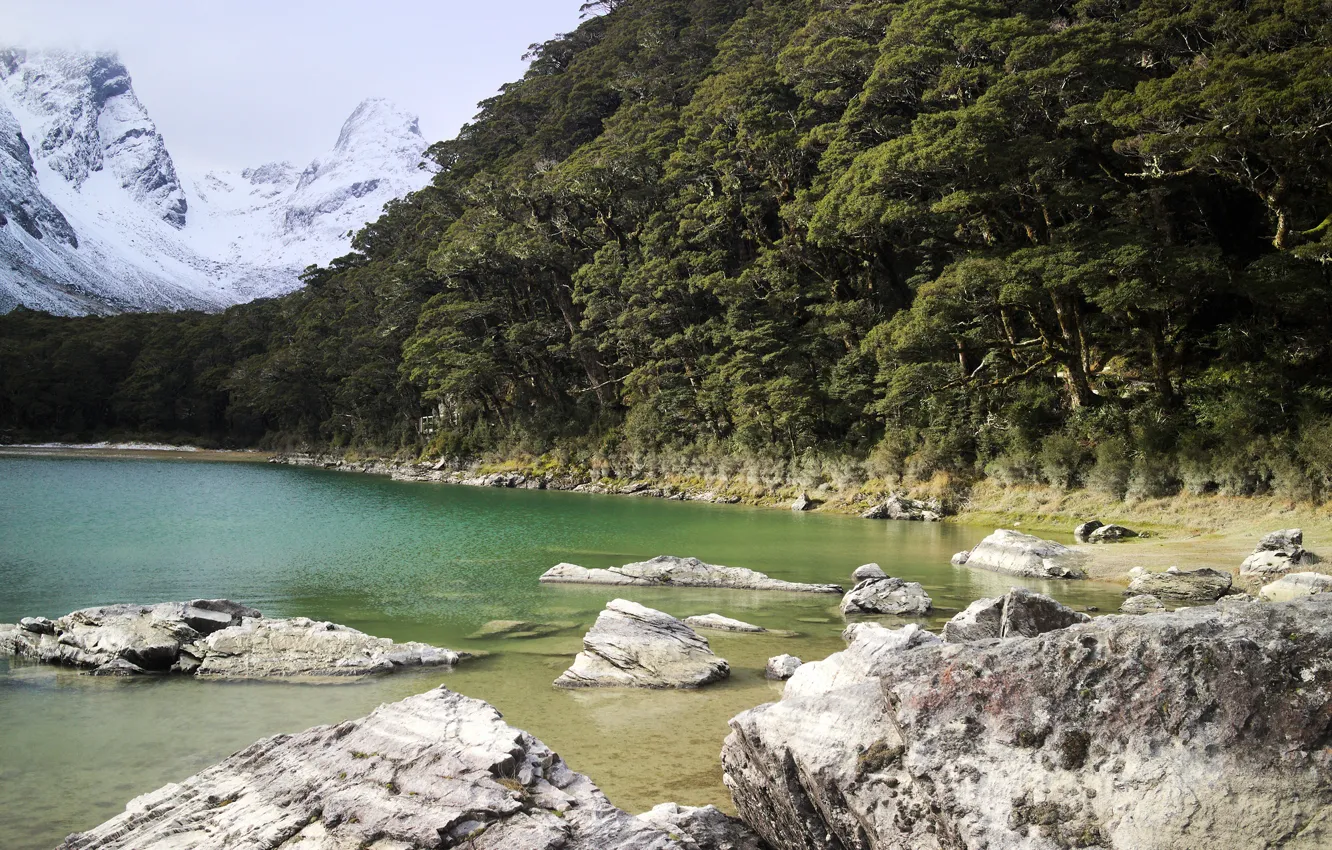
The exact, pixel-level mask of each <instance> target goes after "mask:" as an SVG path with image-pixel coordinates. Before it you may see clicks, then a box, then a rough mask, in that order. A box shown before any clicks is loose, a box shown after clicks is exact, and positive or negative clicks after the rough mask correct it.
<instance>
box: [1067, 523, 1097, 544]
mask: <svg viewBox="0 0 1332 850" xmlns="http://www.w3.org/2000/svg"><path fill="white" fill-rule="evenodd" d="M1103 525H1105V523H1103V522H1101V521H1100V520H1099V519H1089V520H1087V521H1086V522H1084V523H1079V524H1078V526H1077V527H1076V528H1074V529H1073V539H1074V540H1076V541H1078V542H1079V543H1086V542H1087V538H1089V537H1091V535H1092V532H1093V531H1095V530H1096V529H1098V528H1100V527H1102V526H1103Z"/></svg>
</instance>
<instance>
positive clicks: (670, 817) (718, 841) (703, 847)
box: [626, 803, 767, 850]
mask: <svg viewBox="0 0 1332 850" xmlns="http://www.w3.org/2000/svg"><path fill="white" fill-rule="evenodd" d="M638 819H639V820H641V821H643V822H644V823H646V824H648V825H649V826H652V827H655V828H656V829H659V830H661V831H662V832H665V833H667V834H668V835H670V836H672V837H673V838H676V839H677V840H679V841H680V843H681V844H683V845H684V847H685V848H687V850H767V845H765V844H764V843H763V841H762V840H761V839H760V838H759V837H758V836H757V835H755V834H754V831H753V830H752V829H750V828H749V827H748V826H746V825H745V823H744V821H742V820H740V819H738V818H733V817H731V816H730V815H728V814H726V813H725V812H723V811H722V810H721V809H719V808H717V807H716V806H681V805H679V804H678V803H661V804H660V805H657V806H653V807H652V808H651V809H649V810H648V811H646V812H644V813H643V814H641V815H639V816H638ZM626 850H629V848H626Z"/></svg>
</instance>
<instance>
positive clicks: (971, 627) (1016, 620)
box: [943, 587, 1091, 643]
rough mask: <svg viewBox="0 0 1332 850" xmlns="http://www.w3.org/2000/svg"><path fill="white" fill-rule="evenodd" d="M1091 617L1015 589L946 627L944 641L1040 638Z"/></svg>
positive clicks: (983, 602) (969, 608)
mask: <svg viewBox="0 0 1332 850" xmlns="http://www.w3.org/2000/svg"><path fill="white" fill-rule="evenodd" d="M1087 622H1091V617H1088V616H1087V615H1086V614H1083V613H1081V612H1079V611H1074V610H1073V609H1072V608H1069V607H1068V606H1067V605H1064V604H1062V603H1060V602H1058V601H1057V600H1054V599H1051V598H1050V597H1048V596H1045V595H1043V594H1040V593H1034V592H1033V591H1030V590H1027V589H1026V588H1025V587H1015V588H1013V589H1012V590H1010V591H1008V593H1005V594H1004V595H1003V596H1000V597H997V598H994V599H977V600H976V601H975V602H973V603H971V604H970V605H968V606H967V607H966V608H965V609H964V610H962V611H959V612H958V613H957V614H955V615H954V616H953V619H951V620H949V621H948V622H947V623H944V627H943V639H944V640H946V641H948V642H950V643H961V642H964V641H969V640H989V639H992V638H1009V637H1036V635H1040V634H1045V633H1046V632H1051V631H1054V630H1055V629H1066V628H1068V627H1069V626H1075V625H1077V624H1078V623H1087Z"/></svg>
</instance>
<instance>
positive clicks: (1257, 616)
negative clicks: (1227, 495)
mask: <svg viewBox="0 0 1332 850" xmlns="http://www.w3.org/2000/svg"><path fill="white" fill-rule="evenodd" d="M857 628H863V627H857ZM902 631H905V630H902ZM1292 636H1296V637H1292ZM857 637H859V636H858V635H853V636H852V641H851V643H850V646H849V647H848V648H847V650H846V651H844V652H840V653H836V654H834V655H832V656H831V657H829V658H828V659H826V660H824V661H820V662H813V663H809V664H806V665H804V666H803V667H801V668H800V670H799V671H797V673H796V675H795V676H793V677H792V679H791V681H790V682H788V683H787V686H786V690H785V693H784V696H783V698H782V699H781V701H780V702H777V703H773V704H769V705H765V706H760V707H758V708H756V709H753V710H751V711H747V712H745V713H743V714H741V715H739V716H737V717H736V718H734V719H733V720H732V721H731V728H732V733H731V735H730V736H729V737H728V738H727V739H726V743H725V745H724V747H723V751H722V761H723V767H724V770H725V774H726V783H727V785H728V786H729V787H730V788H731V791H732V794H733V796H734V799H735V803H736V807H737V809H738V811H739V814H740V816H741V817H742V818H743V819H744V820H745V821H746V823H748V824H749V825H750V826H751V827H753V828H754V829H755V831H756V832H758V833H759V835H760V836H761V837H763V838H764V839H765V840H766V841H768V842H769V843H770V844H772V846H773V847H774V848H777V850H825V849H826V848H831V850H851V848H855V850H887V848H893V849H894V850H908V848H910V850H916V849H917V848H933V849H934V850H944V849H945V848H948V850H952V849H953V848H981V847H984V848H988V850H1008V848H1013V849H1014V850H1017V848H1022V849H1023V850H1055V848H1069V847H1099V848H1105V850H1108V848H1172V850H1175V849H1176V848H1178V849H1179V850H1190V849H1191V848H1198V849H1199V850H1216V848H1220V847H1269V848H1274V847H1283V848H1307V849H1308V850H1313V848H1321V847H1327V846H1332V759H1329V757H1328V750H1327V741H1328V740H1329V737H1330V736H1332V714H1329V712H1328V709H1327V707H1328V701H1329V699H1330V698H1332V663H1329V661H1328V659H1329V657H1332V594H1320V595H1318V596H1314V597H1309V598H1307V599H1303V600H1297V601H1294V602H1288V603H1281V604H1273V605H1263V604H1256V603H1254V604H1247V605H1244V604H1237V605H1220V606H1207V607H1199V608H1190V609H1188V610H1183V611H1176V612H1173V613H1165V614H1159V615H1157V616H1152V617H1106V618H1101V619H1099V620H1095V621H1093V622H1091V623H1087V624H1084V625H1081V626H1079V627H1078V628H1074V629H1061V630H1056V631H1052V632H1048V633H1046V634H1043V635H1040V636H1038V637H1035V638H1028V639H1019V640H1005V641H983V642H977V643H964V644H951V643H950V644H943V645H937V644H930V643H926V644H924V645H920V646H916V647H914V648H901V649H898V650H897V651H893V652H889V653H883V652H878V653H876V652H875V651H874V648H875V643H876V642H874V641H864V640H857V639H856V638H857ZM849 672H850V673H852V674H853V675H848V673H849Z"/></svg>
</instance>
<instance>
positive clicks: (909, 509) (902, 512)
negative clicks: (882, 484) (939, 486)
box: [861, 493, 943, 522]
mask: <svg viewBox="0 0 1332 850" xmlns="http://www.w3.org/2000/svg"><path fill="white" fill-rule="evenodd" d="M861 516H862V517H864V518H865V519H900V520H906V521H908V522H939V521H940V520H942V519H943V509H942V507H941V506H940V505H939V503H938V502H937V501H934V500H931V501H928V502H922V501H920V500H919V499H908V498H907V497H905V496H899V495H897V494H896V493H894V494H893V495H891V496H889V497H888V498H887V499H885V500H884V501H882V502H880V503H879V504H877V505H875V506H874V507H872V508H870V509H869V510H867V511H865V512H864V513H862V514H861Z"/></svg>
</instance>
